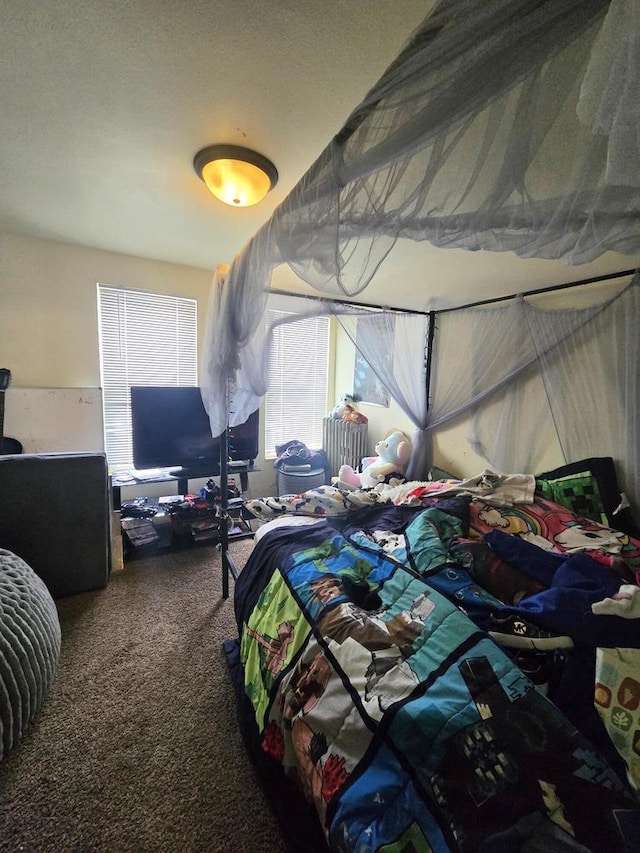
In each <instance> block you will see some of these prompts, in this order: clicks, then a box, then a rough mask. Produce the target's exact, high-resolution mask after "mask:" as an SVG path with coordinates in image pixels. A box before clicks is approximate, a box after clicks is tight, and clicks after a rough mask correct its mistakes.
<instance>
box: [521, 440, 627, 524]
mask: <svg viewBox="0 0 640 853" xmlns="http://www.w3.org/2000/svg"><path fill="white" fill-rule="evenodd" d="M536 490H537V492H538V493H539V494H540V495H542V497H544V498H547V499H548V500H551V501H553V502H554V503H557V504H560V505H561V506H565V507H567V509H570V510H571V511H572V512H575V513H576V514H577V515H580V516H582V517H583V518H588V519H591V521H597V522H599V523H600V524H604V525H606V526H609V527H613V528H615V529H616V530H621V531H622V532H623V533H626V534H628V535H629V536H635V537H640V529H639V528H638V526H637V524H636V523H635V521H634V519H633V517H632V516H631V514H630V512H629V511H628V510H626V509H623V510H621V511H620V512H616V509H618V507H619V506H620V502H621V500H622V495H621V492H620V486H619V485H618V478H617V476H616V469H615V465H614V462H613V459H612V457H611V456H593V457H590V458H589V459H581V460H580V461H578V462H571V463H569V464H568V465H562V466H560V468H554V470H553V471H545V472H544V473H542V474H536Z"/></svg>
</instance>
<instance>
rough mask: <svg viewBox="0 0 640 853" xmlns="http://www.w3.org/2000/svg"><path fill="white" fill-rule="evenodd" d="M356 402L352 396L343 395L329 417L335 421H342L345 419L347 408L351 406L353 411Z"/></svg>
mask: <svg viewBox="0 0 640 853" xmlns="http://www.w3.org/2000/svg"><path fill="white" fill-rule="evenodd" d="M354 402H355V401H354V399H353V395H352V394H341V395H340V399H339V400H338V402H337V403H336V404H335V406H334V407H333V409H332V410H331V411H330V412H329V415H328V416H329V417H330V418H332V420H334V421H341V420H342V419H343V417H344V413H345V408H346V406H350V407H351V408H352V409H353V404H354Z"/></svg>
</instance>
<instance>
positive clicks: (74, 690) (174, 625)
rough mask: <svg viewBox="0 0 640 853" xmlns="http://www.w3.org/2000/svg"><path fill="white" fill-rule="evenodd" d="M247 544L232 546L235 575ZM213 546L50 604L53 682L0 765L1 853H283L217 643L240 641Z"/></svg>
mask: <svg viewBox="0 0 640 853" xmlns="http://www.w3.org/2000/svg"><path fill="white" fill-rule="evenodd" d="M252 547H253V542H252V541H251V540H244V541H240V542H235V543H232V544H231V554H232V556H233V558H234V560H235V562H236V565H237V566H238V568H241V567H242V566H243V565H244V563H245V561H246V559H247V557H248V555H249V553H250V551H251V548H252ZM232 596H233V581H231V597H230V598H229V599H227V600H224V599H222V598H221V569H220V554H219V552H218V551H217V550H216V549H215V548H213V547H211V546H210V545H209V546H207V545H203V546H196V547H193V548H190V549H186V550H180V551H174V552H169V553H156V554H153V555H151V556H145V557H142V558H141V557H137V558H136V559H134V560H131V561H129V562H128V563H127V564H126V566H125V569H124V571H122V572H118V573H115V574H112V576H111V578H110V580H109V584H108V586H107V587H106V589H104V590H99V591H96V592H92V593H84V594H81V595H77V596H72V597H69V598H65V599H60V600H58V601H57V602H56V604H57V607H58V612H59V615H60V622H61V626H62V651H61V656H60V663H59V667H58V672H57V674H56V678H55V681H54V684H53V687H52V690H51V692H50V694H49V697H48V698H47V700H46V701H45V703H44V705H43V707H42V709H41V710H40V712H39V714H38V716H37V718H36V720H35V721H34V723H33V724H32V726H31V728H30V729H29V730H28V732H27V734H26V736H25V738H24V740H23V741H22V743H21V744H20V745H19V746H18V747H16V748H15V749H14V750H13V751H12V752H11V753H10V754H9V755H8V756H7V757H6V758H5V760H4V761H3V762H2V763H0V851H2V853H5V851H11V853H14V851H15V853H17V851H22V852H23V853H50V851H51V853H53V852H54V851H55V853H68V851H74V853H76V851H77V853H90V851H101V853H102V851H109V853H120V852H122V853H129V851H132V853H133V851H135V853H146V852H147V851H154V853H174V851H175V853H178V851H179V853H191V851H202V853H205V852H206V853H215V851H234V853H238V852H239V853H280V851H286V850H287V849H288V848H287V846H286V844H285V842H284V840H283V837H282V835H281V833H280V830H279V827H278V824H277V822H276V820H275V818H274V816H273V813H272V811H271V809H270V807H269V805H268V802H267V800H266V798H265V795H264V793H263V791H262V789H261V787H260V785H259V783H258V781H257V777H256V775H255V773H254V769H253V765H252V764H251V762H250V760H249V758H248V756H247V754H246V752H245V749H244V745H243V743H242V740H241V737H240V733H239V729H238V725H237V721H236V711H235V702H234V696H233V691H232V686H231V680H230V677H229V673H228V670H227V666H226V662H225V658H224V654H223V651H222V643H223V641H224V640H226V639H229V638H232V637H234V636H236V634H237V632H236V628H235V620H234V616H233V603H232V602H233V598H232Z"/></svg>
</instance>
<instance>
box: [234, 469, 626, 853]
mask: <svg viewBox="0 0 640 853" xmlns="http://www.w3.org/2000/svg"><path fill="white" fill-rule="evenodd" d="M541 486H542V483H541V481H538V482H536V480H535V478H534V477H532V476H524V475H514V476H511V477H509V476H504V475H497V474H494V473H493V472H491V471H485V472H483V473H482V474H481V475H480V476H479V477H477V478H473V479H472V480H469V481H455V480H451V479H448V480H440V481H435V482H409V483H405V484H402V485H399V486H394V487H392V486H388V487H385V486H381V487H376V489H370V490H362V489H355V490H352V491H343V490H341V489H338V488H336V487H333V486H325V487H320V488H319V489H315V490H311V491H310V492H309V493H305V494H304V495H298V496H286V497H284V498H279V499H257V500H252V501H249V502H248V506H249V508H250V509H251V510H252V511H253V512H254V514H255V515H256V516H257V517H258V518H260V519H261V520H263V521H264V524H263V525H262V526H261V527H260V529H259V532H258V536H257V542H256V545H255V548H254V550H253V552H252V554H251V556H250V558H249V560H248V562H247V564H246V566H245V567H244V569H243V570H242V572H241V573H240V575H239V577H238V579H237V582H236V586H235V597H234V604H235V614H236V620H237V625H238V638H237V639H231V640H230V641H229V642H228V643H226V644H225V649H226V654H227V658H228V661H229V664H230V669H231V672H232V674H233V677H234V681H235V684H236V690H237V696H238V711H239V719H240V721H241V727H242V731H243V736H244V739H245V742H246V744H247V746H248V747H249V749H250V751H251V753H252V755H253V757H254V759H255V761H256V765H257V767H258V768H259V770H260V771H261V773H262V774H263V778H264V780H265V783H266V785H267V789H268V791H269V793H270V794H271V796H272V800H273V803H274V806H275V808H276V812H277V813H278V815H279V817H280V819H281V823H282V826H283V829H284V831H285V834H286V835H287V836H288V838H289V839H290V841H291V844H292V847H293V849H299V850H303V849H304V850H316V849H317V850H322V849H325V850H326V849H327V848H328V849H331V850H339V851H348V850H349V851H351V850H353V851H356V850H358V851H363V850H367V851H374V850H389V851H391V850H393V851H400V850H403V851H409V850H412V851H414V850H415V851H418V850H431V851H449V850H455V851H472V850H473V851H476V850H482V851H485V850H486V851H489V850H490V851H492V853H493V851H502V850H504V851H513V850H521V849H522V850H534V849H535V850H545V851H554V850H576V851H580V850H591V851H630V850H638V849H640V846H639V845H640V800H639V799H638V794H637V787H638V784H639V783H640V772H639V752H640V746H638V737H640V736H639V735H638V728H640V726H639V723H640V717H639V716H638V713H639V712H638V708H639V707H640V670H639V669H638V663H639V659H638V657H637V655H638V651H637V649H638V648H639V647H640V632H639V631H638V619H637V616H636V617H635V618H631V617H633V613H632V610H631V608H633V607H634V606H635V607H637V606H638V598H637V597H636V596H635V594H633V590H635V593H638V592H639V590H640V588H639V587H638V586H637V581H638V578H640V540H639V539H637V538H636V537H634V536H631V535H629V534H628V533H625V532H622V531H615V530H614V529H613V528H611V527H608V526H607V525H605V524H603V523H601V522H600V521H594V520H592V519H585V518H583V517H581V516H579V515H577V514H576V513H575V512H573V511H572V509H570V508H568V507H567V506H566V505H564V506H563V505H561V504H558V503H555V502H554V501H552V500H549V499H548V498H545V497H543V496H542V490H541ZM620 590H627V591H629V590H631V591H632V592H631V593H629V595H628V598H627V599H624V600H623V599H620V598H614V596H616V595H618V594H619V592H620ZM634 599H635V603H634ZM592 606H593V609H592ZM598 608H600V612H598ZM625 608H626V609H625ZM603 655H604V658H603ZM611 655H614V657H615V660H616V661H617V662H618V664H619V666H618V670H617V676H616V677H618V678H619V681H620V680H621V681H622V682H623V683H624V686H623V687H622V688H620V684H619V683H618V689H617V692H612V691H615V690H616V687H615V685H614V684H613V682H612V681H611V679H612V678H613V677H614V675H613V668H612V666H611V663H612V661H611ZM607 656H609V657H608V658H607ZM596 672H597V673H598V676H599V678H601V679H602V680H601V681H598V683H596ZM612 719H613V722H612ZM616 727H617V728H616ZM611 733H613V734H611ZM634 738H635V746H634ZM625 750H626V751H625Z"/></svg>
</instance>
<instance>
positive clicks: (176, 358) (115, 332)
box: [98, 284, 198, 470]
mask: <svg viewBox="0 0 640 853" xmlns="http://www.w3.org/2000/svg"><path fill="white" fill-rule="evenodd" d="M197 320H198V317H197V303H196V300H195V299H187V298H184V297H178V296H166V295H164V294H161V293H146V292H144V291H141V290H124V289H121V288H117V287H111V286H108V285H104V284H99V285H98V329H99V334H100V370H101V377H102V391H103V408H104V434H105V436H104V437H105V448H106V452H107V459H108V461H109V465H110V466H111V468H112V469H113V470H122V469H126V468H132V467H133V458H132V447H131V407H130V392H129V389H130V388H131V386H132V385H197V383H198V379H197V376H198V358H197V345H198V341H197V337H198V331H197V329H198V327H197Z"/></svg>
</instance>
